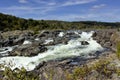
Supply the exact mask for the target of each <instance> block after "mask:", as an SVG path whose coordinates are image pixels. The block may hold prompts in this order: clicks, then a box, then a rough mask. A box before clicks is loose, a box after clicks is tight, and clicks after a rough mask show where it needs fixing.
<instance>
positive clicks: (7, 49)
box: [0, 45, 17, 56]
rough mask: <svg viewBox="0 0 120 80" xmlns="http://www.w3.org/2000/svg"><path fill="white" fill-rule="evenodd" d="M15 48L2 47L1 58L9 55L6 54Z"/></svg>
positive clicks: (0, 50) (0, 49)
mask: <svg viewBox="0 0 120 80" xmlns="http://www.w3.org/2000/svg"><path fill="white" fill-rule="evenodd" d="M15 47H17V45H16V46H13V47H3V48H0V55H1V56H6V55H9V54H8V52H10V51H12V50H13V49H14V48H15Z"/></svg>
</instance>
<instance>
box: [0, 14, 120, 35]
mask: <svg viewBox="0 0 120 80" xmlns="http://www.w3.org/2000/svg"><path fill="white" fill-rule="evenodd" d="M119 27H120V23H107V22H96V21H81V22H66V21H56V20H33V19H23V18H19V17H15V16H11V15H6V14H2V13H0V30H1V31H8V30H26V29H30V30H33V31H35V32H36V33H37V32H38V30H43V29H47V30H56V29H64V30H68V29H111V28H119Z"/></svg>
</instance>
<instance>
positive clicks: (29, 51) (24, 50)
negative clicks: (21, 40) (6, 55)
mask: <svg viewBox="0 0 120 80" xmlns="http://www.w3.org/2000/svg"><path fill="white" fill-rule="evenodd" d="M46 50H47V48H46V47H45V46H43V45H38V44H26V45H21V46H19V47H17V48H15V49H14V50H13V51H12V52H11V53H10V55H11V56H35V55H37V54H39V53H42V52H45V51H46Z"/></svg>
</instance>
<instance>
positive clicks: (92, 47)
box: [0, 31, 103, 71]
mask: <svg viewBox="0 0 120 80" xmlns="http://www.w3.org/2000/svg"><path fill="white" fill-rule="evenodd" d="M75 34H78V35H79V36H80V37H79V38H77V39H72V40H70V41H69V42H68V44H58V45H54V46H49V47H48V50H47V51H46V52H44V53H40V54H38V55H37V56H34V57H24V56H8V57H2V58H0V64H1V65H4V66H6V67H10V68H11V69H12V70H14V69H15V68H18V69H21V68H22V67H24V68H25V69H26V70H27V71H30V70H34V69H35V67H36V66H37V65H39V63H40V62H42V61H48V60H55V59H61V58H67V57H74V56H81V55H83V54H84V55H85V56H89V53H92V54H94V53H95V52H96V51H102V50H103V48H102V46H101V45H100V44H98V43H97V42H96V41H95V40H93V39H92V35H93V31H91V32H82V33H81V34H79V33H78V32H75ZM63 35H64V33H63V32H62V33H60V34H59V36H60V37H62V36H63ZM51 41H52V40H51ZM81 41H87V42H88V43H89V45H82V44H81ZM47 42H49V41H47ZM27 43H28V42H27ZM1 69H2V70H4V68H1Z"/></svg>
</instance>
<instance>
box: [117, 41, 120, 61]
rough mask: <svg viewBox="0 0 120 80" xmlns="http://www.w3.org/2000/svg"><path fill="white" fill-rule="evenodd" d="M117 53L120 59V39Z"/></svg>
mask: <svg viewBox="0 0 120 80" xmlns="http://www.w3.org/2000/svg"><path fill="white" fill-rule="evenodd" d="M116 54H117V57H118V59H120V41H119V42H118V43H117V52H116Z"/></svg>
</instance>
